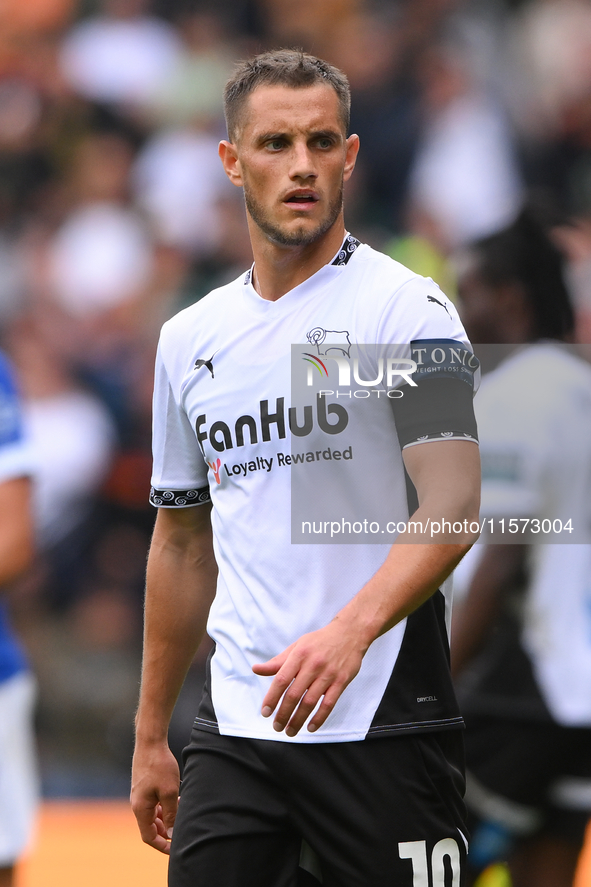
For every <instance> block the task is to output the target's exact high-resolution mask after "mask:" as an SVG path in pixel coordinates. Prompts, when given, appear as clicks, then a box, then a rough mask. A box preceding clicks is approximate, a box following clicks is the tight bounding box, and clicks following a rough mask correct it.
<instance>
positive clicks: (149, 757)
mask: <svg viewBox="0 0 591 887" xmlns="http://www.w3.org/2000/svg"><path fill="white" fill-rule="evenodd" d="M179 785H180V774H179V767H178V764H177V762H176V758H175V757H174V755H173V754H172V752H171V751H170V749H169V747H168V745H167V743H159V744H157V745H153V744H144V743H140V742H137V743H136V749H135V753H134V756H133V767H132V774H131V808H132V810H133V812H134V814H135V818H136V819H137V823H138V826H139V829H140V834H141V836H142V840H143V841H144V842H145V843H146V844H149V845H150V846H151V847H154V848H155V849H156V850H160V852H161V853H166V854H168V853H170V837H171V834H172V827H173V825H174V820H175V818H176V811H177V807H178V798H179Z"/></svg>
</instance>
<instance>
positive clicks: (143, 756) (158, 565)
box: [131, 505, 217, 853]
mask: <svg viewBox="0 0 591 887" xmlns="http://www.w3.org/2000/svg"><path fill="white" fill-rule="evenodd" d="M210 510H211V509H210V507H209V506H208V505H200V506H197V507H193V508H179V509H164V508H163V509H160V510H159V512H158V517H157V518H156V525H155V528H154V536H153V538H152V544H151V546H150V554H149V557H148V571H147V580H146V607H145V623H144V658H143V665H142V684H141V690H140V701H139V706H138V712H137V717H136V745H135V753H134V760H133V769H132V788H131V804H132V808H133V812H134V813H135V816H136V818H137V821H138V825H139V828H140V832H141V835H142V838H143V840H144V841H145V842H146V843H147V844H150V845H151V846H152V847H155V848H156V849H157V850H160V851H162V852H163V853H168V852H169V843H168V840H167V836H168V832H169V830H170V829H171V828H172V826H173V823H174V819H175V816H176V808H177V802H178V793H179V770H178V765H177V763H176V760H175V758H174V756H173V754H172V752H171V751H170V749H169V747H168V725H169V722H170V718H171V716H172V712H173V708H174V705H175V702H176V700H177V697H178V694H179V692H180V689H181V687H182V684H183V681H184V679H185V676H186V674H187V671H188V669H189V666H190V664H191V662H192V660H193V657H194V656H195V653H196V651H197V648H198V646H199V643H200V642H201V639H202V637H203V635H204V633H205V625H206V622H207V615H208V613H209V608H210V606H211V602H212V600H213V597H214V594H215V582H216V576H217V567H216V564H215V560H214V555H213V546H212V535H211V522H210Z"/></svg>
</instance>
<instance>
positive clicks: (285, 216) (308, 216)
mask: <svg viewBox="0 0 591 887" xmlns="http://www.w3.org/2000/svg"><path fill="white" fill-rule="evenodd" d="M225 144H226V145H227V143H225ZM358 144H359V142H358V139H357V136H350V137H349V139H347V138H346V137H345V132H344V129H343V123H342V121H341V118H340V114H339V102H338V98H337V95H336V93H335V91H334V90H333V89H332V88H331V87H330V86H325V85H323V84H318V85H316V86H310V87H305V88H302V89H292V88H290V87H287V86H260V87H258V88H257V89H255V90H254V92H253V93H252V94H251V95H250V96H249V98H248V100H247V106H246V108H245V110H244V118H243V121H242V125H241V127H240V131H239V133H238V135H237V137H236V138H235V143H234V145H232V146H231V152H230V154H231V156H229V157H228V152H226V155H224V154H222V159H223V160H224V166H225V168H226V172H227V173H228V175H229V177H230V179H231V181H233V182H234V183H235V184H237V185H242V187H243V188H244V198H245V201H246V207H247V210H248V213H249V215H250V218H251V220H252V222H254V223H255V225H256V227H257V228H258V229H259V230H260V231H261V232H262V234H263V235H264V236H265V237H266V238H267V239H269V240H271V241H273V242H274V243H277V244H280V245H285V246H305V245H307V244H310V243H313V242H314V241H316V240H318V239H319V238H320V237H322V235H323V234H325V233H326V232H327V231H328V230H329V229H330V228H332V226H333V225H334V223H335V222H336V220H337V219H338V218H339V216H340V214H341V211H342V205H343V183H344V181H346V180H347V179H348V178H349V176H350V175H351V173H352V171H353V167H354V166H355V158H356V156H357V149H358ZM224 156H226V159H224Z"/></svg>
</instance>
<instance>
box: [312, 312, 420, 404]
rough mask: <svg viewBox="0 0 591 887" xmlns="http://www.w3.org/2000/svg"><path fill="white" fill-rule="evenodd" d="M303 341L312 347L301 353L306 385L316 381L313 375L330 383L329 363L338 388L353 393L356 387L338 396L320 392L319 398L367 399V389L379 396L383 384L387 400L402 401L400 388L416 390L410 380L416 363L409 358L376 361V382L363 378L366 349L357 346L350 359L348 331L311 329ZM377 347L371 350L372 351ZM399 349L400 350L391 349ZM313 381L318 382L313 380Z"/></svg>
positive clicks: (385, 358) (399, 357)
mask: <svg viewBox="0 0 591 887" xmlns="http://www.w3.org/2000/svg"><path fill="white" fill-rule="evenodd" d="M306 338H307V339H308V342H309V343H310V345H312V346H314V351H304V352H303V353H302V355H301V356H302V359H303V360H304V361H305V362H306V363H308V367H307V375H306V385H307V387H312V386H313V385H314V381H315V372H314V371H316V372H317V373H318V374H319V375H320V377H321V380H322V381H324V379H329V376H330V369H329V367H330V365H329V364H328V361H334V363H336V365H337V370H338V382H337V384H338V387H339V388H346V389H352V382H353V383H354V384H356V385H358V386H361V387H359V388H357V389H356V390H354V391H352V390H349V391H347V392H340V391H336V392H335V391H334V390H328V389H326V390H321V391H320V392H319V393H320V395H326V396H328V395H333V394H336V397H343V396H345V397H351V396H354V397H358V398H364V397H370V396H371V393H370V390H369V389H378V390H377V391H376V393H377V394H378V396H379V394H381V393H382V390H383V389H382V386H383V383H384V381H385V385H386V389H387V395H388V397H390V398H397V397H403V396H404V395H403V392H402V391H400V389H399V386H400V385H401V384H404V383H406V384H408V385H410V386H412V387H413V388H416V387H417V383H416V382H415V381H414V379H413V378H412V376H413V373H415V372H416V371H417V363H416V361H415V360H413V359H412V358H410V357H402V356H398V355H392V356H388V357H378V358H377V366H376V367H375V378H371V379H364V378H362V369H361V366H360V365H361V364H363V363H366V362H367V361H365V360H364V358H365V356H366V355H368V346H363V345H357V346H356V347H355V348H354V351H355V352H356V356H351V349H352V347H353V346H352V345H351V340H350V338H349V332H348V331H347V330H325V329H323V328H322V327H314V329H312V330H310V332H309V333H307V334H306ZM375 347H376V346H373V348H371V350H372V351H373V350H374V349H375ZM394 347H399V346H394ZM316 381H318V380H317V379H316Z"/></svg>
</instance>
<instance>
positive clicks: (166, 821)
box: [160, 792, 179, 837]
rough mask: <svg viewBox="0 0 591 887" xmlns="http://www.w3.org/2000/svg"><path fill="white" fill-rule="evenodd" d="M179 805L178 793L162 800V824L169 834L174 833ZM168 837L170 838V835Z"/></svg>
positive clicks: (168, 795)
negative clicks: (173, 828)
mask: <svg viewBox="0 0 591 887" xmlns="http://www.w3.org/2000/svg"><path fill="white" fill-rule="evenodd" d="M178 805H179V799H178V794H177V793H176V792H175V793H174V794H167V795H165V796H163V797H161V798H160V808H161V810H162V823H163V825H164V829H165V831H166V832H167V834H168V833H169V832H171V831H172V827H173V826H174V821H175V819H176V812H177V808H178ZM168 837H170V834H168Z"/></svg>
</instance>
